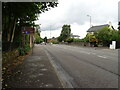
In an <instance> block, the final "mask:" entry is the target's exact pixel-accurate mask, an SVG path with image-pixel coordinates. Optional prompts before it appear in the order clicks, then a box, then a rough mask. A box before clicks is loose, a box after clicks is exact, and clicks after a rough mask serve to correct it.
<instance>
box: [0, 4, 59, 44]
mask: <svg viewBox="0 0 120 90" xmlns="http://www.w3.org/2000/svg"><path fill="white" fill-rule="evenodd" d="M57 4H58V3H56V2H3V3H2V11H3V12H2V16H3V17H2V41H3V42H15V41H19V42H20V43H21V42H22V34H21V28H22V27H25V26H26V27H27V26H29V27H30V26H32V27H35V23H34V21H35V20H37V19H38V18H37V17H38V15H39V14H40V13H42V12H45V11H48V10H49V9H50V8H51V7H56V6H57Z"/></svg>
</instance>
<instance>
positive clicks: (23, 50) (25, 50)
mask: <svg viewBox="0 0 120 90" xmlns="http://www.w3.org/2000/svg"><path fill="white" fill-rule="evenodd" d="M18 50H19V54H20V55H21V56H24V55H26V54H27V53H28V51H29V50H30V45H29V44H26V45H25V46H24V47H19V48H18Z"/></svg>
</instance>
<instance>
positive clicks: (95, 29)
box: [87, 22, 114, 34]
mask: <svg viewBox="0 0 120 90" xmlns="http://www.w3.org/2000/svg"><path fill="white" fill-rule="evenodd" d="M104 27H109V28H110V29H114V27H113V26H112V24H111V22H109V24H104V25H98V26H92V27H90V28H89V29H88V31H87V32H88V33H91V34H93V33H94V32H95V31H98V30H100V29H102V28H104Z"/></svg>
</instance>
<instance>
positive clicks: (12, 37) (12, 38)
mask: <svg viewBox="0 0 120 90" xmlns="http://www.w3.org/2000/svg"><path fill="white" fill-rule="evenodd" d="M15 28H16V19H15V20H14V27H13V32H12V36H11V41H10V42H11V43H12V42H13V40H14V34H15Z"/></svg>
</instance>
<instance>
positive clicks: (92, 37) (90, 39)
mask: <svg viewBox="0 0 120 90" xmlns="http://www.w3.org/2000/svg"><path fill="white" fill-rule="evenodd" d="M84 41H85V42H98V39H97V38H96V36H95V35H94V34H91V33H87V35H86V37H85V38H84Z"/></svg>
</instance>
